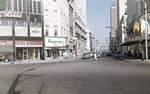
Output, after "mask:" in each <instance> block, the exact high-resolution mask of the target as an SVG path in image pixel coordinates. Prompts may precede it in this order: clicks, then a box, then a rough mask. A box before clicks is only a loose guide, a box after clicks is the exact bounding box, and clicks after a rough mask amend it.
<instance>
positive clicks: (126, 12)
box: [110, 0, 150, 57]
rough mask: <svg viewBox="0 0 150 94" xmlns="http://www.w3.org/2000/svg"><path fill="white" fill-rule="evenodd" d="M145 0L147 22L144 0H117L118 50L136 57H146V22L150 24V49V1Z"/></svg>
mask: <svg viewBox="0 0 150 94" xmlns="http://www.w3.org/2000/svg"><path fill="white" fill-rule="evenodd" d="M144 1H145V3H146V5H147V10H148V13H147V14H148V15H147V16H148V18H147V19H148V22H145V14H144V12H145V9H144V3H143V1H142V0H117V13H118V15H117V17H118V18H117V20H118V22H117V24H118V27H117V32H116V44H117V51H118V52H121V53H122V54H127V55H130V56H136V57H145V53H146V50H145V25H146V24H147V26H148V50H150V49H149V47H150V45H149V42H150V40H149V39H150V38H149V34H150V33H149V32H150V31H149V30H150V29H149V28H150V26H149V24H150V23H149V21H150V19H149V17H150V13H149V12H150V1H149V0H144ZM111 9H112V8H111ZM112 11H113V10H112ZM111 17H112V14H111ZM111 20H113V19H111ZM113 25H114V24H113ZM111 27H115V26H111ZM111 32H112V31H111ZM112 36H113V35H112ZM111 45H113V43H111ZM110 48H112V47H110ZM149 52H150V51H148V53H149Z"/></svg>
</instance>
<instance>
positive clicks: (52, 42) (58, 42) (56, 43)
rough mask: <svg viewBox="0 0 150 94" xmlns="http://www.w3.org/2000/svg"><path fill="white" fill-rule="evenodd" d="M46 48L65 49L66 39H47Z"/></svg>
mask: <svg viewBox="0 0 150 94" xmlns="http://www.w3.org/2000/svg"><path fill="white" fill-rule="evenodd" d="M45 46H46V47H65V46H66V38H45Z"/></svg>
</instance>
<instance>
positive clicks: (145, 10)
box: [137, 0, 148, 61]
mask: <svg viewBox="0 0 150 94" xmlns="http://www.w3.org/2000/svg"><path fill="white" fill-rule="evenodd" d="M137 1H138V0H137ZM142 3H143V5H144V14H145V22H146V24H145V59H146V61H148V41H147V39H148V36H147V35H148V29H147V22H148V20H147V3H146V2H145V0H142Z"/></svg>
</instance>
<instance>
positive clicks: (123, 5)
mask: <svg viewBox="0 0 150 94" xmlns="http://www.w3.org/2000/svg"><path fill="white" fill-rule="evenodd" d="M117 10H118V11H117V14H118V16H117V17H118V30H117V36H116V37H117V42H116V43H117V47H118V48H117V50H118V51H119V52H122V53H124V50H125V49H124V48H123V47H120V44H121V43H123V42H124V41H125V39H126V25H127V23H126V19H127V0H117Z"/></svg>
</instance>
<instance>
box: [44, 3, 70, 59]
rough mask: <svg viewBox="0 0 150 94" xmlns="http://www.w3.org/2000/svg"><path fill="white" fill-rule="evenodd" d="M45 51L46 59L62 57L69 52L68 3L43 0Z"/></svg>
mask: <svg viewBox="0 0 150 94" xmlns="http://www.w3.org/2000/svg"><path fill="white" fill-rule="evenodd" d="M44 26H45V27H44V28H45V49H46V56H47V57H57V56H63V55H65V54H66V52H67V51H70V50H71V48H69V47H68V46H69V40H70V36H69V35H70V31H69V3H68V1H67V0H44Z"/></svg>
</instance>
